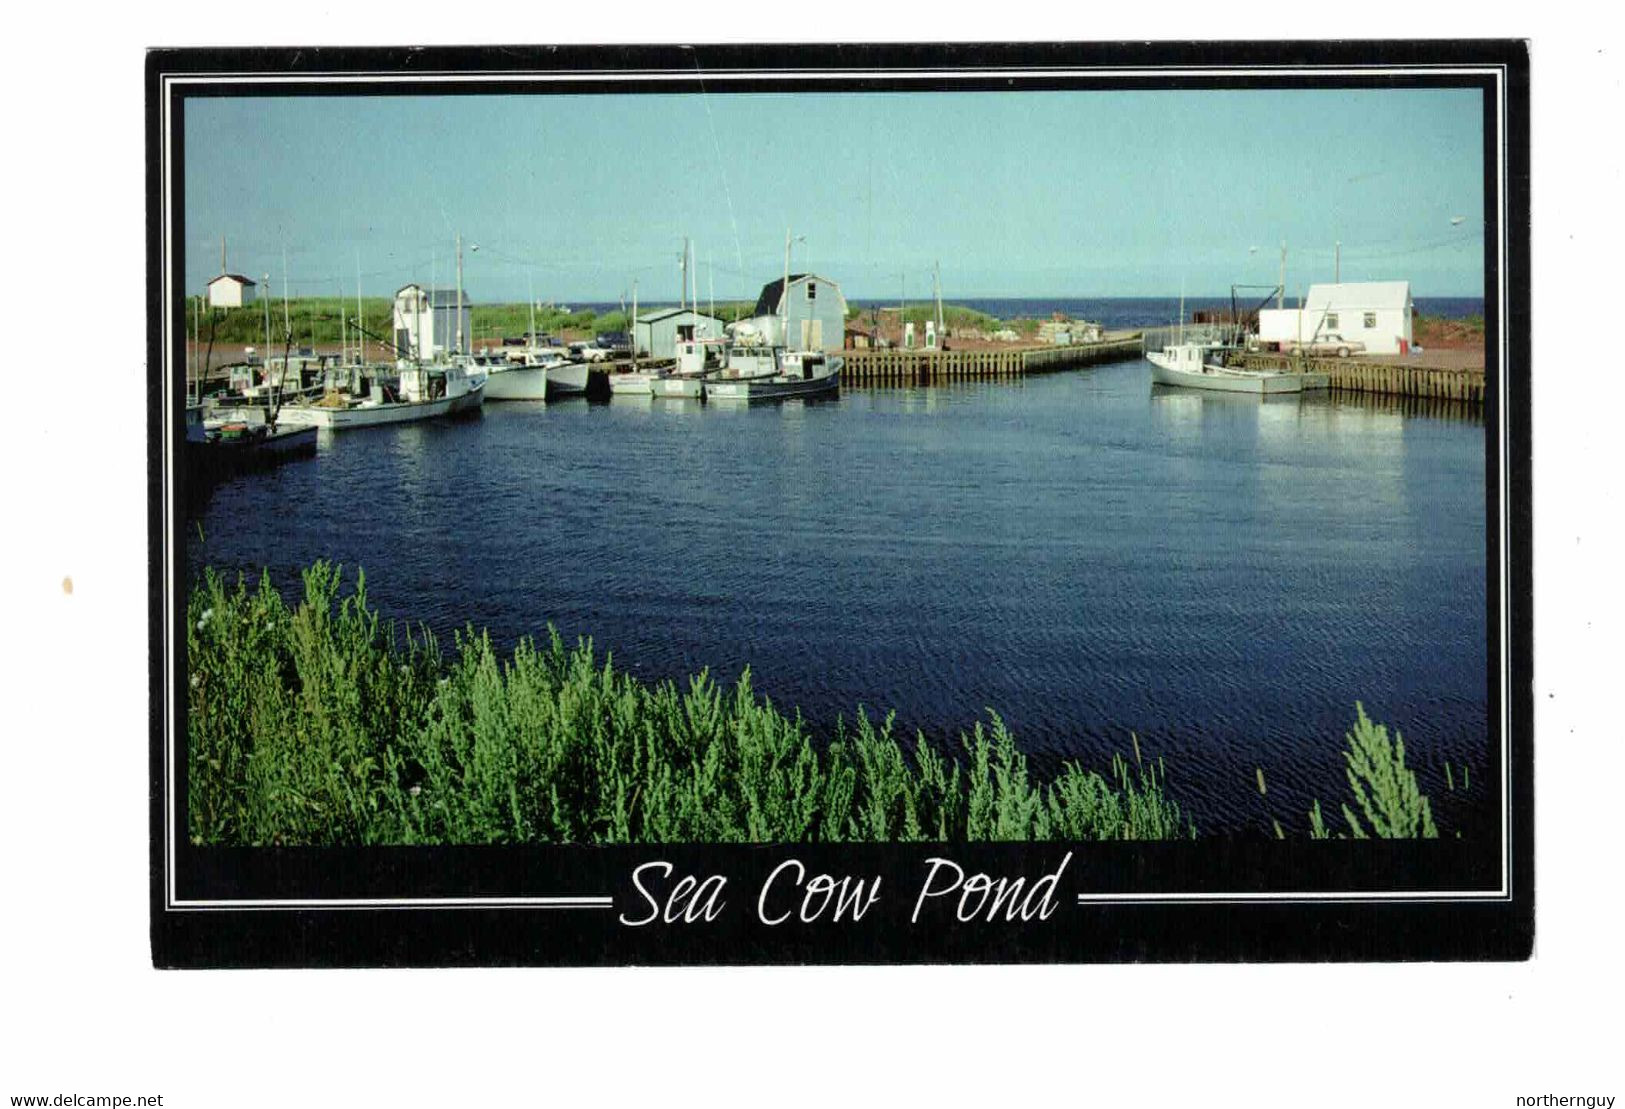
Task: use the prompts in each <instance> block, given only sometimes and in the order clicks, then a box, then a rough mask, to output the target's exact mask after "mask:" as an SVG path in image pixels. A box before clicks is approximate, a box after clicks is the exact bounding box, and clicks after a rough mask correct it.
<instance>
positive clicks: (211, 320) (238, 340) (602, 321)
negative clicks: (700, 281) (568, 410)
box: [186, 296, 755, 350]
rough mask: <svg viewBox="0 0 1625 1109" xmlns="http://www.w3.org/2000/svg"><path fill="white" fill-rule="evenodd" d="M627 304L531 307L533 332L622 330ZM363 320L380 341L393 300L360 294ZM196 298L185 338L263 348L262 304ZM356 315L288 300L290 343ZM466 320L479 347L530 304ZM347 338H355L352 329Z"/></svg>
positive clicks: (330, 339) (518, 324)
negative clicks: (202, 302)
mask: <svg viewBox="0 0 1625 1109" xmlns="http://www.w3.org/2000/svg"><path fill="white" fill-rule="evenodd" d="M754 306H755V302H754V301H751V302H742V301H741V302H733V301H729V302H718V304H717V306H716V311H717V316H718V317H719V318H720V319H723V320H733V319H737V318H738V317H739V316H743V315H745V314H746V313H748V312H749V311H750V310H751V308H753V307H754ZM649 307H651V306H650V305H640V306H639V309H638V310H639V312H640V313H641V312H643V311H644V310H646V309H647V308H649ZM630 308H631V306H630V305H628V306H627V309H628V310H627V311H620V310H615V311H610V312H604V313H598V312H595V311H593V310H592V309H590V308H582V309H578V310H576V311H573V312H566V311H561V310H560V309H558V308H538V309H537V310H536V330H538V331H540V332H543V333H544V334H551V335H561V334H563V333H564V332H567V331H568V332H571V333H573V334H577V335H601V334H603V333H604V332H606V331H626V330H627V329H628V328H627V320H628V318H629V317H630V315H631V312H630ZM361 310H362V321H363V324H364V326H365V327H366V329H367V330H368V331H369V332H371V333H372V335H374V336H376V337H378V339H377V340H374V341H381V340H382V339H384V338H388V337H389V336H390V326H391V325H390V320H391V316H392V314H393V311H394V301H393V299H391V298H389V297H363V298H362V301H361ZM701 310H702V311H709V305H708V304H707V305H702V309H701ZM197 311H198V309H197V302H196V299H195V298H193V299H189V300H188V301H187V304H186V335H187V338H188V339H190V338H191V337H192V334H193V327H194V325H195V324H196V323H198V322H201V324H202V341H203V343H204V344H205V345H207V343H208V341H209V334H210V328H211V327H212V328H213V333H214V341H215V343H216V344H217V345H227V346H244V345H247V346H254V347H263V346H265V307H264V305H263V303H255V304H252V305H249V306H248V307H246V308H232V309H224V308H215V309H210V308H207V307H205V308H204V309H203V310H202V319H201V321H199V320H198V319H197ZM355 314H356V303H355V298H354V297H350V298H348V299H340V298H339V297H298V298H293V299H290V300H289V301H288V310H287V329H288V330H291V331H292V332H293V344H292V345H294V346H296V347H298V346H309V345H313V344H321V345H324V346H325V345H329V344H331V345H337V343H338V341H339V327H340V319H341V317H342V318H343V319H344V320H346V321H350V322H346V323H345V324H344V327H345V328H346V329H348V328H349V327H351V326H352V324H353V321H354V319H355ZM470 317H471V324H472V327H473V329H474V334H473V337H472V339H473V343H475V344H479V345H483V344H484V343H487V342H495V341H496V340H498V339H500V338H501V337H502V336H504V335H508V336H519V335H523V334H525V333H526V332H527V331H529V330H530V324H531V314H530V307H529V306H528V305H525V304H475V305H473V307H472V310H471V312H470ZM283 319H284V317H283V307H282V300H281V298H280V297H274V296H273V297H272V298H271V346H272V349H273V350H280V349H281V347H282V345H283V341H284V338H283V337H284V333H285V332H284V326H283ZM351 339H352V340H353V339H354V335H353V333H352V334H351Z"/></svg>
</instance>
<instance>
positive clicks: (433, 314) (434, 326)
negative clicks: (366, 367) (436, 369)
mask: <svg viewBox="0 0 1625 1109" xmlns="http://www.w3.org/2000/svg"><path fill="white" fill-rule="evenodd" d="M462 300H463V312H462V318H461V324H460V326H461V329H462V330H461V333H460V336H461V340H462V349H463V350H472V349H473V347H474V306H473V304H472V302H471V301H470V300H469V296H468V291H467V290H466V289H465V290H464V291H463V297H462ZM393 328H394V332H395V346H396V347H397V348H398V353H399V354H400V356H401V357H403V358H434V357H435V356H436V355H441V354H449V353H451V352H453V351H455V350H457V349H458V339H459V331H458V328H459V320H458V315H457V290H456V289H425V288H424V287H423V286H422V285H406V286H403V287H402V288H401V289H400V291H399V292H397V293H396V294H395V319H394V323H393Z"/></svg>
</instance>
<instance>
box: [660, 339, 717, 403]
mask: <svg viewBox="0 0 1625 1109" xmlns="http://www.w3.org/2000/svg"><path fill="white" fill-rule="evenodd" d="M727 357H728V347H727V340H726V339H704V338H702V339H684V340H681V341H680V342H678V344H677V364H676V365H675V366H674V367H672V370H671V372H670V373H668V374H666V375H665V376H664V377H660V378H656V379H655V380H654V381H653V382H651V383H650V391H651V392H652V393H653V394H654V395H655V396H657V397H666V398H669V399H678V400H703V399H705V383H706V381H707V380H708V379H711V378H714V377H715V376H716V375H717V374H719V373H721V372H722V370H723V368H724V366H725V365H726V364H727Z"/></svg>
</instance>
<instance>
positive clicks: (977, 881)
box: [619, 851, 1072, 928]
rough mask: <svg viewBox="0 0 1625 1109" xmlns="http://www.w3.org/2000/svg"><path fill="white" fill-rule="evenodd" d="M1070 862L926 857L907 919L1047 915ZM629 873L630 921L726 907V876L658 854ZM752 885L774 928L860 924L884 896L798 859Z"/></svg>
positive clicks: (702, 917)
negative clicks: (1032, 865) (972, 863)
mask: <svg viewBox="0 0 1625 1109" xmlns="http://www.w3.org/2000/svg"><path fill="white" fill-rule="evenodd" d="M1071 862H1072V852H1070V851H1068V852H1067V853H1066V855H1065V856H1064V857H1063V858H1062V859H1061V861H1060V865H1058V866H1056V867H1055V869H1053V870H1048V871H1045V872H1043V873H1042V874H1040V875H1038V876H1037V877H1032V876H1030V875H999V876H995V875H992V874H985V873H982V872H979V871H977V872H967V871H966V870H965V868H964V867H962V866H960V865H959V864H958V863H956V862H954V861H953V860H952V859H947V858H941V857H932V858H928V859H926V860H925V870H924V873H923V874H922V875H921V878H920V882H919V886H918V888H917V889H914V890H910V891H909V893H908V897H909V900H910V903H911V904H912V911H911V912H910V913H909V918H908V919H909V923H910V924H919V923H921V922H922V921H925V922H931V921H933V920H949V919H952V920H957V921H960V922H963V923H968V922H970V921H973V920H984V921H987V922H989V923H997V922H1000V921H1004V922H1014V921H1033V920H1048V919H1049V918H1050V917H1051V916H1052V915H1054V913H1055V909H1056V906H1057V904H1058V902H1057V900H1056V898H1057V891H1058V890H1059V888H1060V884H1061V876H1062V875H1063V874H1064V873H1065V872H1066V868H1067V866H1068V865H1069V864H1070V863H1071ZM631 878H632V886H633V888H634V889H635V890H636V893H637V896H636V897H635V898H634V904H633V906H632V907H631V908H629V909H627V910H626V911H625V912H622V913H621V914H620V917H619V919H620V923H622V924H624V925H626V926H627V927H630V928H641V927H643V926H645V925H658V924H703V923H707V922H710V921H713V920H716V919H717V918H718V917H720V916H722V915H723V914H724V913H725V912H728V911H729V905H730V898H731V890H730V887H729V883H728V878H727V876H726V875H722V874H706V875H697V874H679V873H678V872H677V868H676V867H675V866H673V865H672V864H671V863H670V862H667V861H666V860H664V859H656V860H654V861H653V862H647V863H644V864H642V865H641V866H638V867H636V868H634V869H633V871H632V875H631ZM752 892H753V893H754V897H753V898H752V903H751V910H752V911H753V912H754V913H755V916H756V919H757V920H758V921H760V922H761V923H762V924H765V925H767V926H769V927H778V926H780V925H793V924H797V923H799V924H847V923H857V922H859V921H861V920H863V919H864V917H865V916H866V915H867V914H868V913H869V912H870V910H872V909H873V908H874V907H875V905H876V904H877V903H879V902H880V901H881V899H882V889H881V876H880V875H878V874H873V875H867V876H863V877H859V876H856V875H850V874H847V875H834V874H825V873H812V872H809V870H808V868H807V867H806V866H805V865H804V864H803V863H802V862H801V861H800V860H799V859H795V858H789V859H785V860H784V861H783V862H781V863H779V864H778V865H777V866H775V867H774V868H773V869H772V870H771V871H770V872H769V873H768V875H767V877H766V878H765V879H763V881H762V883H761V885H760V886H759V887H757V888H756V889H755V890H754V891H752Z"/></svg>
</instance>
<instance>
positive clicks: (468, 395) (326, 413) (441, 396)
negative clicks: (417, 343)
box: [277, 362, 486, 430]
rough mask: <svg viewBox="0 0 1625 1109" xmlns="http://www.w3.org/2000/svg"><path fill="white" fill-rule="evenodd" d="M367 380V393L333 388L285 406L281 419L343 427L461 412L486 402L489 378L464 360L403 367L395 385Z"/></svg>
mask: <svg viewBox="0 0 1625 1109" xmlns="http://www.w3.org/2000/svg"><path fill="white" fill-rule="evenodd" d="M364 384H365V392H364V393H360V394H358V393H355V392H346V391H343V390H338V389H332V390H329V391H328V392H327V393H325V394H324V395H323V396H322V397H320V398H319V399H317V400H312V401H304V402H301V403H299V404H289V405H284V406H283V407H282V409H281V410H280V412H279V413H278V414H277V415H278V418H279V419H280V420H281V421H282V422H285V423H289V424H296V425H310V426H312V427H325V428H331V429H333V430H339V429H343V428H356V427H376V426H378V425H381V424H399V423H408V422H411V421H413V420H432V419H436V418H438V417H441V416H455V415H458V414H460V413H467V412H474V411H477V410H478V409H479V408H480V406H481V405H483V404H484V403H485V387H486V377H485V376H484V375H476V374H471V373H470V372H469V371H468V369H467V368H466V367H464V366H463V365H462V364H460V363H458V362H446V363H438V364H437V363H428V364H423V365H403V366H401V367H400V378H399V381H398V383H397V384H395V385H394V386H391V385H389V384H387V383H385V382H384V381H382V380H381V379H378V378H373V379H369V380H368V381H366V382H365V383H364Z"/></svg>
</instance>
